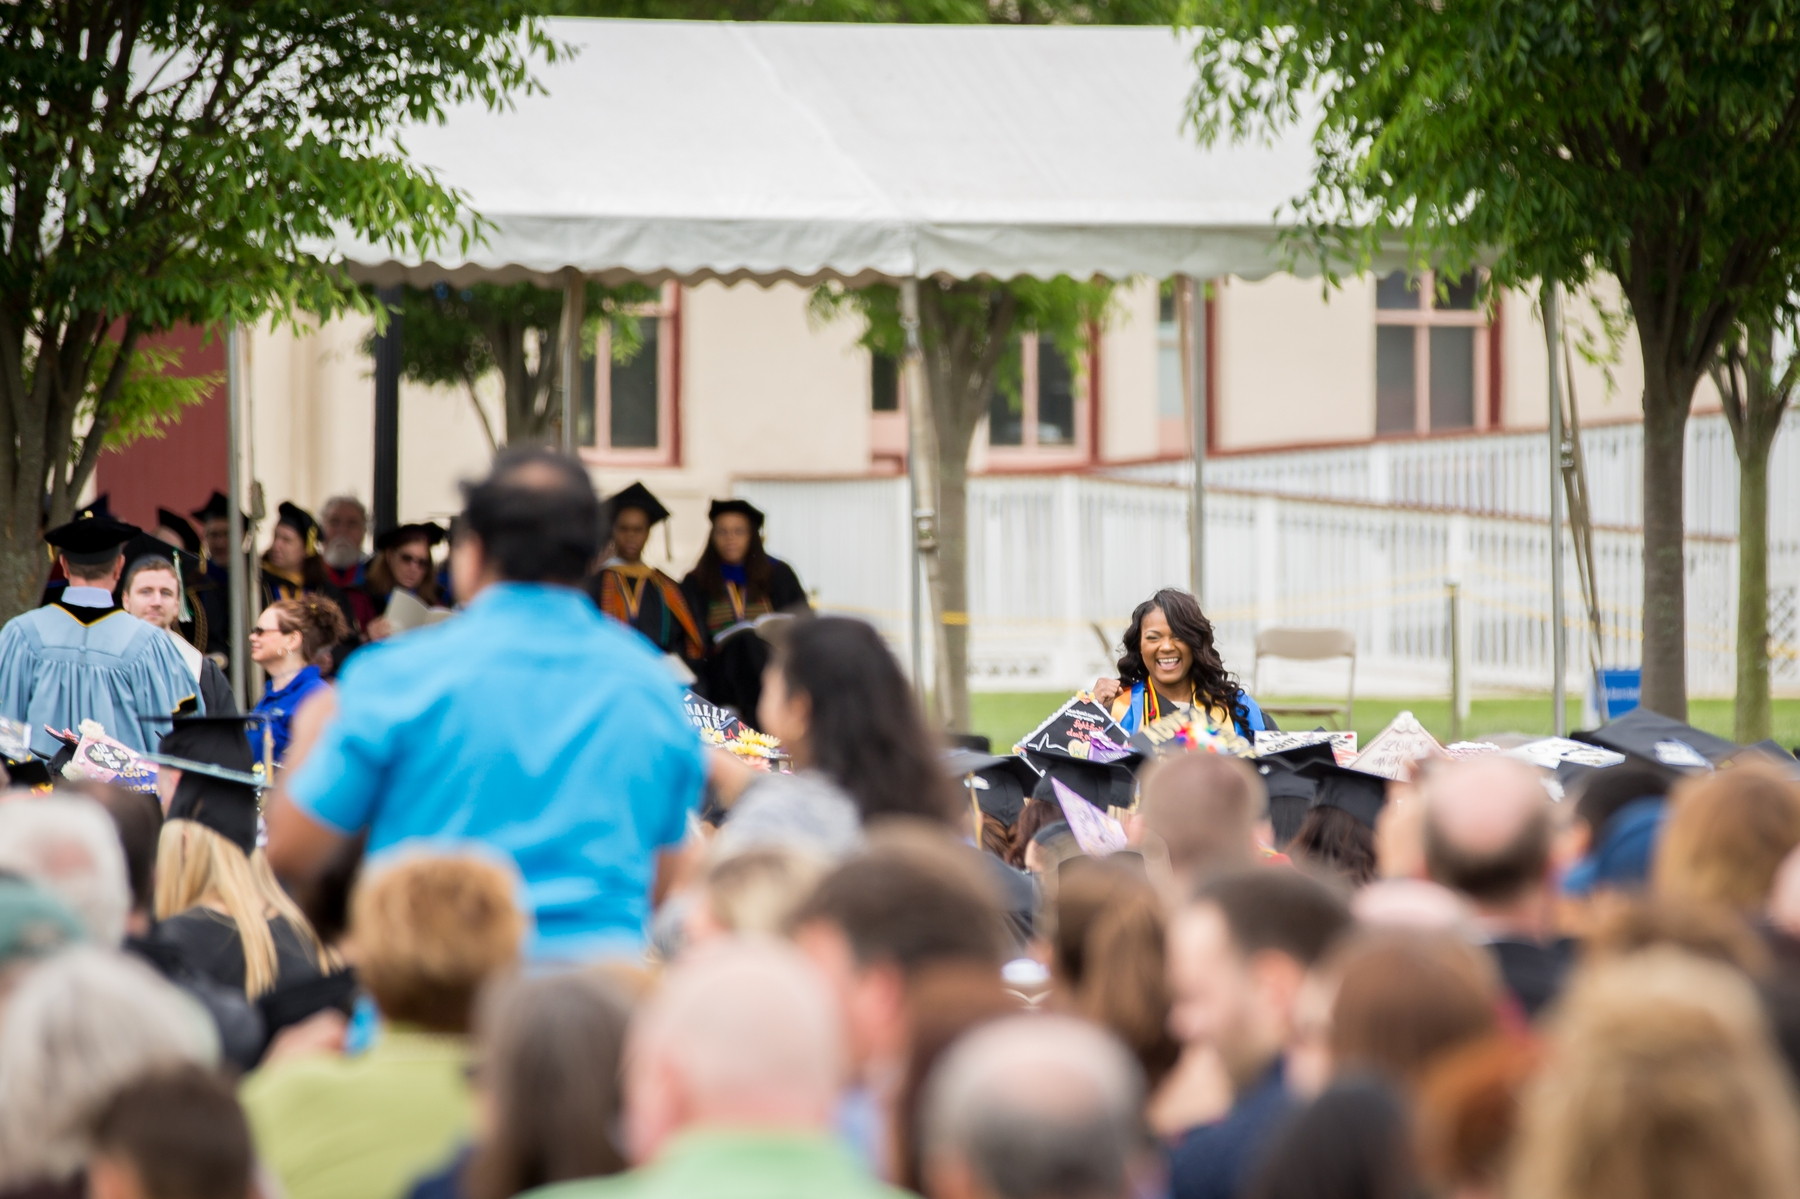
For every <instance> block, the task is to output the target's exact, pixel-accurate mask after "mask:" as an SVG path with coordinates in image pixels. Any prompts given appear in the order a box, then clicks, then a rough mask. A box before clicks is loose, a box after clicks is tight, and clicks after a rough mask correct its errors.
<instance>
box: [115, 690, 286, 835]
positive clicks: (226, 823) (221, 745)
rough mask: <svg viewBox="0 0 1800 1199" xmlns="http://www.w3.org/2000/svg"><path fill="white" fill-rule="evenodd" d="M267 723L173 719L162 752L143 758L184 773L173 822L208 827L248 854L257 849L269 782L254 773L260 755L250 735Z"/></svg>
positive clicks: (172, 807)
mask: <svg viewBox="0 0 1800 1199" xmlns="http://www.w3.org/2000/svg"><path fill="white" fill-rule="evenodd" d="M265 719H266V718H265V717H263V716H261V715H257V714H251V715H248V716H186V717H182V716H177V717H174V718H172V723H173V726H174V727H172V728H171V729H170V730H169V731H168V732H167V733H165V734H164V735H163V739H162V741H161V742H160V743H159V744H158V746H157V752H156V753H154V754H143V755H141V756H142V757H144V758H145V759H146V760H148V761H151V762H155V763H157V764H158V765H161V766H173V767H175V768H176V769H178V770H180V771H181V772H182V773H181V781H180V782H178V783H176V784H175V798H174V799H172V800H171V801H170V802H169V813H168V817H167V818H168V819H170V820H191V821H193V822H194V823H196V824H202V825H205V826H206V827H207V828H209V829H212V830H213V831H214V832H216V833H218V834H219V835H220V836H222V837H224V838H225V839H226V840H227V841H230V842H231V843H232V844H233V845H236V846H237V847H238V848H239V849H241V850H243V851H244V852H245V853H246V854H248V853H250V851H251V850H253V849H255V848H256V793H257V791H258V790H260V789H261V788H262V787H263V785H264V783H265V781H266V780H265V779H264V776H262V775H261V774H256V773H252V772H253V770H254V769H255V766H256V756H255V755H254V754H253V753H251V751H250V741H249V739H248V738H247V737H245V735H244V730H245V728H246V727H253V726H256V725H260V724H262V723H263V722H264V720H265Z"/></svg>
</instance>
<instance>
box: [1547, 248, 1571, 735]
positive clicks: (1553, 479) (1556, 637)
mask: <svg viewBox="0 0 1800 1199" xmlns="http://www.w3.org/2000/svg"><path fill="white" fill-rule="evenodd" d="M1543 307H1544V346H1545V348H1546V349H1547V350H1548V358H1549V362H1550V669H1551V672H1552V673H1553V675H1554V677H1553V678H1552V679H1551V686H1550V702H1551V704H1552V706H1553V711H1552V713H1551V719H1552V721H1553V726H1552V727H1554V728H1555V730H1556V735H1557V736H1558V737H1563V736H1566V735H1567V734H1568V732H1569V712H1568V703H1567V701H1566V698H1565V695H1564V690H1565V688H1566V687H1567V685H1568V675H1569V630H1568V626H1567V624H1565V623H1564V620H1563V554H1562V527H1563V493H1562V488H1563V479H1562V454H1563V444H1562V443H1563V393H1562V375H1561V374H1560V373H1559V372H1558V370H1557V367H1558V366H1559V365H1560V364H1559V361H1558V359H1559V358H1560V355H1559V354H1558V347H1559V346H1560V344H1561V342H1562V314H1561V311H1560V309H1559V307H1558V298H1557V291H1556V284H1554V283H1545V284H1544V290H1543Z"/></svg>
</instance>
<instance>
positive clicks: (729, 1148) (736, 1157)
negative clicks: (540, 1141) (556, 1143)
mask: <svg viewBox="0 0 1800 1199" xmlns="http://www.w3.org/2000/svg"><path fill="white" fill-rule="evenodd" d="M725 997H729V1002H721V1000H722V998H725ZM844 1065H845V1063H844V1057H843V1036H842V1023H841V1019H840V1016H839V1012H838V1010H837V1009H836V1007H835V1005H834V1004H833V1002H832V997H831V994H830V992H829V991H828V990H827V988H826V987H825V986H824V985H823V984H822V983H821V981H820V980H819V977H818V975H817V974H816V973H815V972H814V971H813V970H812V969H810V968H809V967H808V966H807V964H806V962H805V960H804V959H803V958H802V957H800V955H799V954H797V953H795V952H794V951H793V950H792V949H790V948H788V947H787V946H785V945H783V944H781V943H780V942H775V941H757V942H748V941H746V942H735V943H723V942H722V943H720V944H719V945H716V946H711V947H709V948H707V949H706V950H703V951H701V952H698V953H695V954H694V955H693V956H692V957H691V958H689V959H687V960H684V961H682V962H680V963H678V964H677V965H676V966H675V967H674V968H673V969H672V970H670V972H669V975H668V978H667V979H666V980H665V981H664V983H663V985H662V988H661V989H660V990H659V991H657V992H656V994H655V995H654V996H653V997H652V998H651V999H650V1000H649V1001H648V1002H647V1003H646V1005H645V1007H644V1009H643V1011H642V1012H641V1013H640V1014H639V1015H638V1017H637V1018H636V1019H635V1020H634V1021H633V1024H632V1028H631V1032H630V1036H629V1039H628V1042H627V1047H626V1075H625V1080H626V1081H625V1086H626V1120H625V1125H626V1141H627V1146H628V1149H629V1154H628V1156H630V1158H631V1159H632V1160H633V1161H634V1162H636V1163H637V1168H636V1169H634V1170H633V1171H631V1172H630V1173H628V1174H625V1175H622V1176H620V1177H619V1178H617V1179H612V1180H606V1179H602V1180H599V1181H593V1182H574V1183H564V1184H562V1185H561V1186H558V1187H556V1188H554V1189H552V1190H550V1191H539V1192H533V1194H534V1195H540V1196H545V1197H546V1199H548V1197H549V1196H555V1197H556V1199H584V1197H591V1199H604V1197H605V1196H611V1195H620V1196H624V1195H630V1196H633V1199H695V1197H696V1196H705V1197H706V1199H740V1197H741V1199H749V1197H752V1196H758V1197H760V1196H776V1195H779V1196H782V1199H874V1197H877V1196H879V1197H881V1199H887V1197H889V1196H893V1197H895V1199H898V1195H899V1192H896V1191H890V1190H889V1189H887V1188H886V1187H883V1186H881V1185H879V1184H878V1183H875V1182H873V1181H872V1180H870V1179H869V1178H868V1177H867V1175H866V1174H865V1173H864V1172H863V1171H862V1169H861V1168H860V1167H859V1165H858V1164H857V1162H856V1161H855V1159H854V1158H852V1157H851V1155H850V1154H849V1153H847V1152H846V1151H845V1150H844V1149H843V1148H841V1147H840V1146H839V1145H838V1144H837V1143H836V1142H835V1141H834V1140H833V1138H832V1135H831V1126H832V1114H833V1109H834V1106H835V1103H836V1099H837V1091H838V1086H839V1083H840V1080H841V1078H842V1076H843V1069H844Z"/></svg>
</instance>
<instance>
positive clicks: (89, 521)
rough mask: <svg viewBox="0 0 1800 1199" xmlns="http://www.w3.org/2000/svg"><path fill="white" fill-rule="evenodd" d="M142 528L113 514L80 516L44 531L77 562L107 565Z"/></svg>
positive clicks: (49, 539)
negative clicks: (119, 519)
mask: <svg viewBox="0 0 1800 1199" xmlns="http://www.w3.org/2000/svg"><path fill="white" fill-rule="evenodd" d="M141 532H142V530H141V529H139V528H138V527H137V526H136V525H128V524H126V523H125V522H124V521H118V520H114V519H113V518H112V517H110V516H106V515H100V516H77V517H76V518H75V519H74V520H72V521H70V522H69V523H68V524H66V525H58V526H56V528H54V529H51V530H50V531H49V532H48V533H45V534H44V540H45V541H47V542H49V543H50V544H51V545H52V546H53V547H55V548H56V549H58V550H60V551H61V552H62V554H63V556H64V557H66V558H68V560H69V561H70V562H73V563H74V564H75V565H77V566H104V565H106V564H107V563H108V562H110V561H112V560H113V559H114V558H115V557H117V556H118V553H119V548H120V547H121V546H123V545H124V544H125V543H126V542H128V541H130V540H131V539H132V538H133V537H136V536H137V535H138V534H139V533H141Z"/></svg>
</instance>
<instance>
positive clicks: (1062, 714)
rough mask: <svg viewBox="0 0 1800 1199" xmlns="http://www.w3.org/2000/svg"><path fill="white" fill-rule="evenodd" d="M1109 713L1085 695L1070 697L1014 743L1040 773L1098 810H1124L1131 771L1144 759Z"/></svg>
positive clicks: (1132, 787) (1133, 784)
mask: <svg viewBox="0 0 1800 1199" xmlns="http://www.w3.org/2000/svg"><path fill="white" fill-rule="evenodd" d="M1130 741H1131V738H1130V737H1129V736H1127V734H1126V732H1125V730H1124V729H1122V728H1120V727H1119V726H1118V724H1117V722H1115V721H1114V720H1113V718H1112V714H1111V713H1109V712H1108V711H1107V710H1106V709H1105V708H1103V707H1101V706H1100V705H1099V704H1098V703H1096V702H1094V697H1093V696H1091V695H1089V694H1088V693H1086V692H1080V693H1078V694H1076V695H1073V696H1071V697H1070V698H1069V699H1068V700H1067V701H1065V702H1064V703H1063V705H1062V706H1061V707H1059V708H1058V709H1056V711H1054V712H1052V713H1051V714H1050V716H1049V717H1048V719H1046V720H1045V721H1044V722H1043V723H1042V724H1040V725H1038V727H1037V728H1035V729H1033V730H1032V731H1031V732H1030V734H1029V735H1027V736H1026V737H1025V739H1024V740H1023V741H1021V742H1019V745H1018V751H1019V753H1020V754H1021V755H1022V756H1023V757H1024V759H1025V761H1026V762H1027V763H1028V764H1029V765H1030V766H1031V767H1032V768H1033V769H1035V770H1037V771H1039V772H1040V773H1043V774H1046V775H1049V776H1052V777H1056V778H1059V779H1061V780H1062V782H1063V784H1064V785H1065V786H1067V787H1068V788H1069V789H1070V790H1071V791H1074V792H1075V793H1076V794H1077V795H1080V796H1081V797H1082V798H1083V799H1086V800H1088V801H1089V802H1091V803H1095V804H1098V805H1099V806H1101V807H1120V808H1125V807H1130V806H1131V801H1132V796H1133V794H1134V793H1135V791H1136V780H1135V779H1134V778H1133V777H1132V771H1133V770H1134V769H1135V768H1136V767H1137V765H1138V763H1139V762H1141V761H1143V759H1144V755H1143V754H1142V753H1140V752H1138V751H1137V750H1135V749H1133V748H1131V744H1130Z"/></svg>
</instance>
